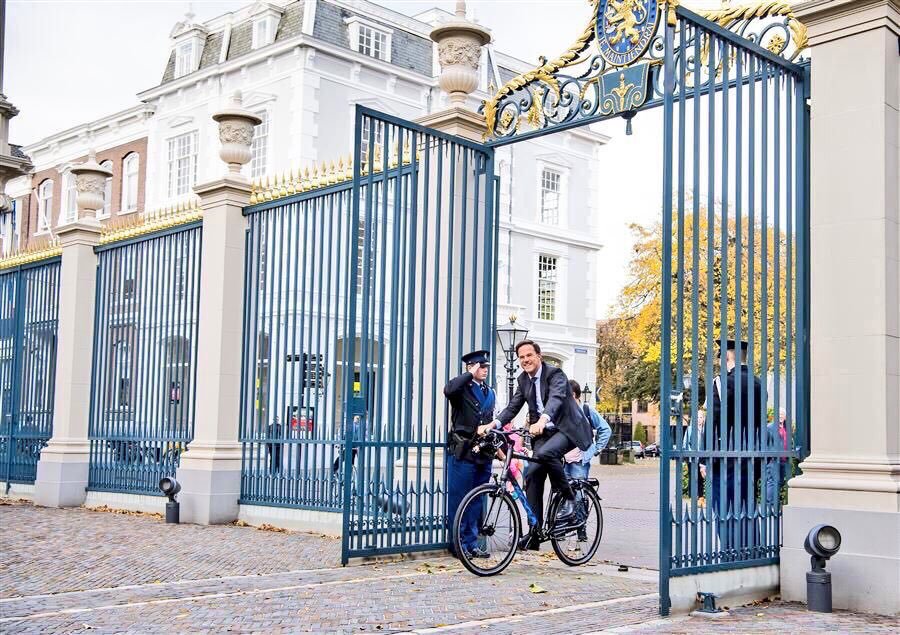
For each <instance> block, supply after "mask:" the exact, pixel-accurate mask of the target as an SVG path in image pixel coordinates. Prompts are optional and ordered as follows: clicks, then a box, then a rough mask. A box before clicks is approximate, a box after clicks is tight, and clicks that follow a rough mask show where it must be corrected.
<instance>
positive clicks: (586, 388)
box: [581, 382, 591, 404]
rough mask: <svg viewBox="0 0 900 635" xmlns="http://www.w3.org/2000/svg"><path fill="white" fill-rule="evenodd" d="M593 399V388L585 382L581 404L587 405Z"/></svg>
mask: <svg viewBox="0 0 900 635" xmlns="http://www.w3.org/2000/svg"><path fill="white" fill-rule="evenodd" d="M590 398H591V387H590V386H588V385H587V382H584V388H582V389H581V403H582V404H586V403H588V401H589V400H590Z"/></svg>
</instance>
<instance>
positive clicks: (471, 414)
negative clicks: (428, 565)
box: [444, 351, 497, 558]
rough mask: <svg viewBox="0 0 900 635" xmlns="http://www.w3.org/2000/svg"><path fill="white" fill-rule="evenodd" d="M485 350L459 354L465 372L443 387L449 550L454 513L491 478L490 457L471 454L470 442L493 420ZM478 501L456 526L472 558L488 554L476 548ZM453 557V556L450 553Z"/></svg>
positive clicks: (493, 399) (492, 397)
mask: <svg viewBox="0 0 900 635" xmlns="http://www.w3.org/2000/svg"><path fill="white" fill-rule="evenodd" d="M489 355H490V353H488V351H473V352H471V353H468V354H466V355H463V357H462V362H463V364H465V366H466V372H464V373H463V374H462V375H459V376H458V377H455V378H453V379H451V380H450V381H449V382H448V383H447V385H446V386H444V396H445V397H447V400H448V401H449V402H450V408H451V412H452V414H451V424H450V431H449V433H448V435H447V521H448V524H449V527H450V549H451V551H452V550H453V549H454V547H453V545H454V544H455V543H454V541H453V536H452V532H453V521H454V518H455V517H456V510H457V509H458V508H459V504H460V502H462V499H463V496H465V495H466V494H467V493H468V492H469V490H471V489H472V488H474V487H477V486H479V485H482V484H483V483H487V482H488V479H490V476H491V457H489V456H482V455H479V454H474V453H473V452H472V444H473V440H474V438H475V436H476V432H477V430H478V427H479V426H482V425H484V424H486V423H490V422H491V421H493V419H494V404H495V402H496V400H497V397H496V395H495V394H494V390H493V388H490V387H489V386H488V385H487V384H486V383H485V380H486V379H487V374H488V369H489V368H490V361H489ZM480 518H481V500H480V499H479V501H478V503H477V504H475V505H472V506H471V507H469V508H468V509H466V515H465V518H463V521H462V524H461V526H460V533H461V536H460V544H461V545H462V547H463V549H465V550H466V552H467V553H468V554H469V555H470V556H473V557H476V558H479V557H481V558H485V557H487V556H488V554H487V553H486V552H485V551H483V550H482V549H480V548H479V547H478V522H479V519H480ZM454 555H457V554H455V553H454Z"/></svg>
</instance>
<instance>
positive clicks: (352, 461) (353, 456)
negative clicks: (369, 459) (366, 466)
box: [331, 448, 359, 474]
mask: <svg viewBox="0 0 900 635" xmlns="http://www.w3.org/2000/svg"><path fill="white" fill-rule="evenodd" d="M350 452H351V454H350V465H356V453H357V452H359V448H353V449H352V450H351V451H350ZM342 458H344V451H343V449H342V450H341V451H340V452H339V453H338V455H337V458H336V459H335V460H334V465H332V467H331V473H332V474H337V473H338V470H340V469H341V459H342Z"/></svg>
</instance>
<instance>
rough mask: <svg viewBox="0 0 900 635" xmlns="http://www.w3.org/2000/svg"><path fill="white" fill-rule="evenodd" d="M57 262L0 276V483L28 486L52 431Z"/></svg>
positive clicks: (48, 262) (27, 267) (57, 307)
mask: <svg viewBox="0 0 900 635" xmlns="http://www.w3.org/2000/svg"><path fill="white" fill-rule="evenodd" d="M59 268H60V264H59V258H53V259H50V260H44V261H41V262H36V263H32V264H28V265H23V266H20V267H16V268H11V269H6V270H4V271H2V272H0V391H2V394H0V482H5V483H6V488H7V491H9V484H10V483H33V482H34V479H35V474H36V472H37V462H38V459H39V458H40V452H41V448H43V447H44V446H45V445H47V441H48V439H49V438H50V436H51V433H52V429H53V396H54V395H53V391H54V386H55V380H56V339H57V318H58V309H59Z"/></svg>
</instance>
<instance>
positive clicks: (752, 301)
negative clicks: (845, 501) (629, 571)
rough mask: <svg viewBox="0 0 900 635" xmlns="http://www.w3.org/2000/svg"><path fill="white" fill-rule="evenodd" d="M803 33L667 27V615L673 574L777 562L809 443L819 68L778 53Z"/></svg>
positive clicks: (663, 546)
mask: <svg viewBox="0 0 900 635" xmlns="http://www.w3.org/2000/svg"><path fill="white" fill-rule="evenodd" d="M673 18H674V19H673ZM773 28H774V29H776V31H775V32H776V33H779V34H780V33H783V35H779V36H778V38H773V37H772V36H771V35H769V36H768V39H767V42H768V44H769V46H768V48H763V47H761V46H760V45H759V43H761V39H762V38H764V37H766V35H767V33H771V32H772V31H771V30H772V29H773ZM777 29H780V31H778V30H777ZM791 29H792V27H790V25H789V24H788V23H787V21H785V22H783V23H782V22H777V23H775V25H774V26H770V27H769V31H766V30H762V31H758V32H756V33H755V34H754V35H750V34H749V32H743V31H741V34H742V35H743V36H744V37H742V36H741V35H736V34H735V33H732V32H731V31H728V30H725V29H723V28H722V27H721V26H719V25H718V24H715V23H713V22H710V21H709V20H705V19H703V18H701V17H700V16H698V15H696V14H693V13H691V12H689V11H686V10H684V9H682V8H680V7H679V8H678V10H677V12H676V14H675V15H674V16H672V15H671V14H670V19H669V20H668V23H667V24H666V26H665V34H664V38H663V40H664V63H663V73H662V80H663V118H664V138H663V144H664V148H663V162H664V163H663V221H662V236H663V254H662V267H663V269H662V331H661V333H662V336H661V337H662V339H661V364H660V367H661V368H660V385H661V399H660V403H662V404H666V403H668V404H669V406H670V408H669V415H670V416H669V423H670V425H662V444H661V445H662V470H661V472H660V510H661V514H660V538H661V539H660V603H661V604H660V610H661V613H662V614H664V615H665V614H667V613H668V612H669V609H670V580H671V578H673V577H677V576H687V575H696V574H702V573H706V572H713V571H719V570H725V569H736V568H742V567H752V566H759V565H766V564H773V563H776V562H778V556H779V548H780V541H781V538H780V526H781V496H782V493H781V492H782V485H783V483H784V481H785V480H786V478H788V477H789V476H790V473H791V470H792V467H793V466H794V465H795V464H796V462H797V459H799V458H802V456H804V455H805V453H806V452H807V448H808V442H807V440H808V436H809V423H808V422H809V412H808V379H807V378H808V355H809V349H808V339H807V336H808V324H809V313H808V304H807V298H808V290H807V287H808V279H809V271H808V263H809V254H808V247H807V245H808V237H807V232H808V217H807V199H806V166H807V161H806V129H807V111H806V97H807V86H808V79H807V78H808V75H807V68H806V67H804V66H801V65H797V64H795V63H792V62H790V61H788V60H786V59H784V58H783V57H781V56H779V55H778V54H777V53H779V52H781V51H782V50H783V49H784V46H785V45H786V42H787V40H788V39H789V38H790V33H792V32H793V33H796V31H793V30H791ZM729 339H732V340H736V341H737V342H738V344H735V345H734V346H733V350H734V354H735V359H734V360H731V359H729V355H730V354H729V353H728V352H727V349H728V348H729V346H728V345H727V342H728V340H729ZM741 341H745V342H746V343H747V346H746V350H744V351H743V352H742V348H743V347H742V346H741V345H740V344H739V342H741ZM702 409H703V412H705V413H706V415H707V421H706V425H705V427H701V425H702V422H701V420H700V419H701V417H702V415H701V410H702ZM664 411H665V410H664ZM779 420H783V421H784V422H785V430H784V432H781V431H780V430H779V429H778V425H779V424H778V422H779ZM672 468H674V477H672Z"/></svg>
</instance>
